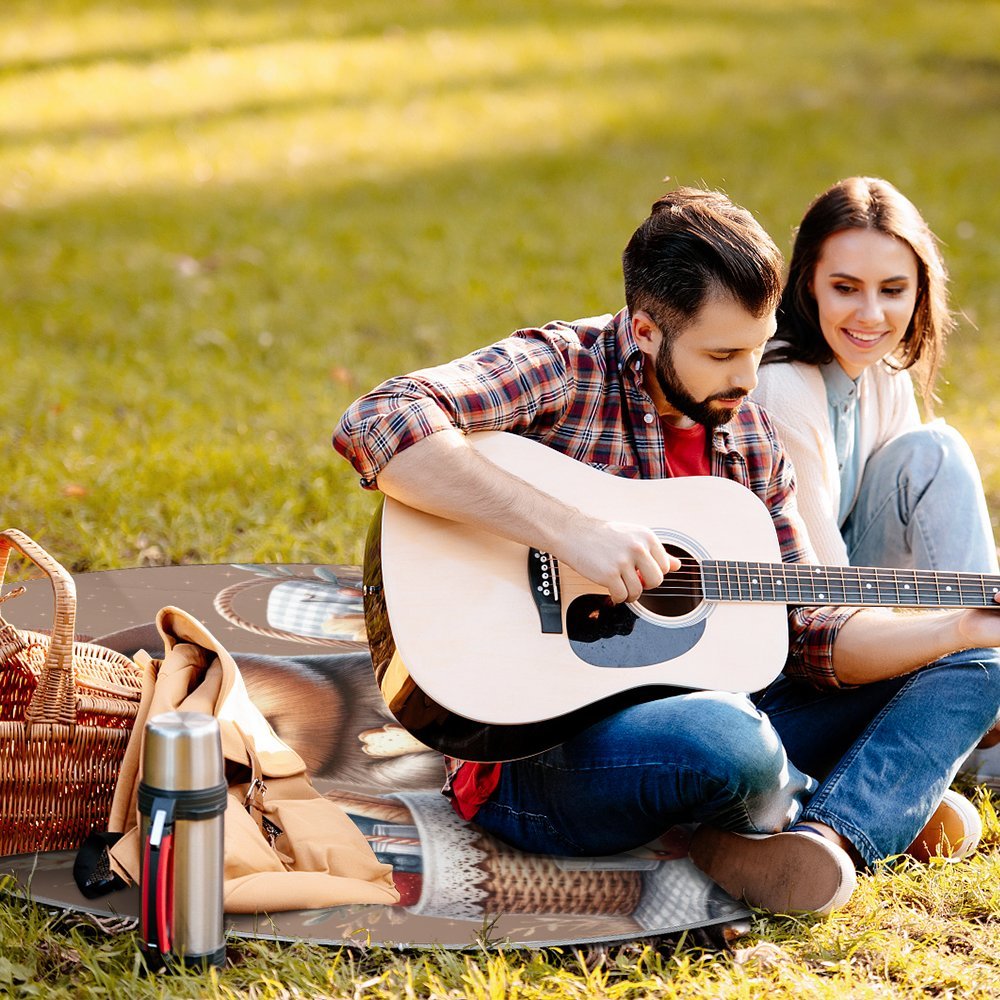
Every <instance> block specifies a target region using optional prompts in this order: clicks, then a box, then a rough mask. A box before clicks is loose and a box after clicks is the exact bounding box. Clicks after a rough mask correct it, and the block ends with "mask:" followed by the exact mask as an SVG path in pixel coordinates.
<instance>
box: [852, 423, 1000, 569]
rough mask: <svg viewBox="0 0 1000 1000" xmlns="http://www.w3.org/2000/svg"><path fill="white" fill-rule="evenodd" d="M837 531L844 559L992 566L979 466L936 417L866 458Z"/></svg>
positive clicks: (908, 565)
mask: <svg viewBox="0 0 1000 1000" xmlns="http://www.w3.org/2000/svg"><path fill="white" fill-rule="evenodd" d="M841 534H842V535H843V536H844V541H845V542H846V544H847V552H848V557H849V558H850V561H851V565H852V566H887V567H894V568H896V569H938V570H952V571H955V572H962V571H964V572H968V573H996V572H997V550H996V543H995V542H994V540H993V529H992V527H991V525H990V518H989V514H988V512H987V510H986V500H985V498H984V497H983V484H982V480H981V479H980V477H979V469H978V468H977V467H976V461H975V459H974V458H973V456H972V452H971V451H970V450H969V446H968V445H967V444H966V443H965V439H964V438H963V437H962V436H961V435H960V434H959V433H958V432H957V431H956V430H954V429H953V428H951V427H949V426H948V425H947V424H946V423H944V422H942V421H935V422H934V423H932V424H927V425H925V426H923V427H920V428H919V429H917V430H912V431H908V432H907V433H905V434H900V436H899V437H897V438H894V439H893V440H891V441H889V442H888V443H887V444H885V445H883V446H882V447H881V448H880V449H879V450H878V451H876V452H875V454H874V455H872V456H871V457H870V458H869V459H868V462H867V464H866V465H865V470H864V475H863V476H862V478H861V486H860V488H859V491H858V497H857V499H856V500H855V503H854V507H853V509H852V510H851V513H850V514H849V515H848V518H847V520H846V521H845V522H844V525H843V527H842V528H841Z"/></svg>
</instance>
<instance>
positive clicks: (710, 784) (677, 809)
mask: <svg viewBox="0 0 1000 1000" xmlns="http://www.w3.org/2000/svg"><path fill="white" fill-rule="evenodd" d="M623 270H624V279H625V299H626V308H625V309H623V310H622V311H621V312H619V313H618V314H617V315H615V316H604V317H601V318H599V319H593V320H581V321H578V322H576V323H552V324H549V325H548V326H546V327H543V328H541V329H535V330H521V331H518V332H517V333H515V334H514V335H512V336H511V337H508V338H507V339H505V340H503V341H501V342H499V343H498V344H495V345H493V346H492V347H488V348H485V349H483V350H481V351H478V352H476V353H474V354H472V355H470V356H468V357H466V358H463V359H460V360H458V361H455V362H452V363H451V364H447V365H442V366H440V367H438V368H431V369H427V370H424V371H420V372H416V373H414V374H413V375H410V376H405V377H400V378H396V379H390V380H389V381H388V382H386V383H384V384H383V385H381V386H379V387H377V388H376V389H374V390H373V391H372V392H371V393H369V394H368V395H366V396H364V397H362V398H361V399H360V400H358V401H357V402H356V403H354V404H353V405H352V406H351V407H350V409H349V410H348V412H347V413H346V414H345V415H344V417H343V418H342V420H341V422H340V424H339V426H338V428H337V431H336V433H335V436H334V445H335V447H336V448H337V450H338V451H340V452H341V453H342V454H343V455H344V456H345V457H347V458H348V459H349V460H350V461H351V462H352V464H353V465H354V467H355V468H356V469H357V471H358V472H359V473H360V475H361V477H362V485H364V486H366V487H368V488H375V487H377V488H378V489H381V490H382V491H383V492H384V493H386V494H388V495H390V496H392V497H394V498H396V499H398V500H400V501H401V502H403V503H405V504H407V505H409V506H412V507H416V508H419V509H421V510H424V511H427V512H429V513H433V514H437V515H439V516H443V517H447V518H451V519H453V520H456V521H461V522H465V523H469V524H471V525H474V526H475V527H477V528H479V529H482V530H488V531H492V532H495V533H496V534H498V535H501V536H504V537H506V538H509V539H512V540H514V541H517V542H519V543H522V544H525V545H530V546H533V547H536V548H538V549H541V550H543V551H548V552H550V553H552V554H553V555H554V556H555V557H556V558H557V559H559V560H560V561H561V562H565V563H567V564H569V565H570V566H572V567H573V568H574V569H575V570H576V571H577V572H579V573H580V574H582V575H583V576H584V577H586V578H587V579H590V580H592V581H594V582H595V583H597V584H599V585H601V586H602V587H605V588H607V590H608V592H609V594H610V595H611V598H612V599H613V600H615V601H626V600H629V601H631V600H635V599H636V598H637V597H638V596H639V595H640V593H641V592H642V590H643V588H651V587H655V586H657V585H659V584H660V583H661V582H662V581H663V577H664V575H665V574H669V573H670V572H672V571H674V570H676V569H677V568H678V566H679V563H678V561H677V560H676V559H675V558H674V557H672V556H671V555H669V554H668V553H667V552H666V551H665V550H664V548H663V546H662V544H661V543H660V541H659V540H658V539H657V537H656V536H655V535H654V533H653V532H652V531H651V530H650V529H649V528H648V527H646V526H644V525H637V524H631V523H605V522H602V521H598V520H595V519H594V518H591V517H589V516H587V515H585V514H583V513H582V512H580V511H579V510H576V509H574V508H573V507H572V506H569V505H567V504H564V503H562V502H560V501H558V500H556V499H555V498H553V497H551V496H548V495H547V494H545V493H542V492H541V491H539V490H537V489H536V488H535V487H533V486H532V485H531V484H530V483H528V482H525V481H524V480H521V479H518V478H517V477H516V476H513V475H511V474H509V473H507V472H506V471H504V470H501V469H499V468H498V467H496V466H495V465H493V464H491V463H490V462H489V461H488V460H487V459H485V458H484V457H483V456H482V455H480V454H479V453H478V452H477V451H475V450H474V449H473V448H471V447H470V446H469V445H468V443H467V441H466V438H465V434H466V433H467V432H472V431H482V430H504V431H512V432H514V433H517V434H523V435H525V436H527V437H530V438H533V439H535V440H537V441H541V442H543V443H545V444H546V445H548V446H550V447H552V448H555V449H557V450H559V451H561V452H564V453H565V454H567V455H570V456H571V457H573V458H576V459H579V460H580V461H583V462H587V463H589V464H591V465H596V466H599V467H602V468H604V469H606V470H607V471H609V472H612V473H614V474H617V475H623V476H630V477H633V478H658V477H666V476H683V475H708V474H711V475H716V476H724V477H727V478H730V479H734V480H736V481H738V482H740V483H742V484H743V485H745V486H748V487H749V488H750V489H752V490H753V491H754V492H755V493H756V494H757V495H758V496H759V497H760V498H761V499H762V500H763V501H764V503H765V504H766V505H767V507H768V509H769V510H770V512H771V516H772V519H773V522H774V525H775V528H776V530H777V533H778V538H779V542H780V545H781V551H782V558H783V559H784V560H785V561H801V560H809V559H811V550H810V548H809V545H808V540H807V539H806V537H805V535H804V532H803V529H802V526H801V522H800V520H799V517H798V514H797V511H796V509H795V496H794V484H793V478H792V470H791V468H790V466H789V463H788V462H787V460H786V459H785V457H784V454H783V452H782V449H781V445H780V443H779V442H778V441H777V439H776V437H775V435H774V433H773V431H772V428H771V425H770V423H769V422H768V420H767V417H766V414H765V413H764V412H763V411H762V410H760V409H759V408H758V407H757V406H756V404H754V403H753V402H752V401H747V400H746V396H747V395H748V393H749V392H750V391H751V390H752V389H753V388H754V386H755V385H756V369H757V365H758V362H759V361H760V357H761V353H762V352H763V349H764V346H765V344H766V343H767V341H768V339H769V338H770V337H771V336H772V334H773V332H774V328H775V321H774V310H775V307H776V304H777V301H778V297H779V293H780V288H781V274H780V272H781V256H780V253H779V252H778V250H777V248H776V247H775V245H774V243H773V242H772V241H771V239H770V238H769V237H768V236H767V234H766V233H765V232H764V230H763V229H762V228H761V227H760V226H759V225H758V224H757V222H756V221H755V220H754V219H753V217H752V216H751V215H750V214H749V213H748V212H746V211H745V210H743V209H741V208H738V207H737V206H735V205H733V204H732V203H731V202H730V201H729V200H728V199H726V198H725V197H724V196H723V195H721V194H718V193H714V192H705V191H698V190H692V189H682V190H679V191H675V192H672V193H670V194H667V195H666V196H664V197H663V198H661V199H660V200H659V201H658V202H657V203H656V204H655V205H654V206H653V210H652V213H651V215H650V216H649V218H647V219H646V220H645V222H643V224H642V225H641V226H640V227H639V229H638V230H636V232H635V234H634V235H633V237H632V239H631V240H630V241H629V244H628V246H627V247H626V249H625V252H624V254H623ZM718 515H719V517H725V516H726V511H724V510H720V511H719V512H718ZM789 630H790V640H791V641H790V650H791V651H790V655H789V659H788V662H787V664H786V667H785V673H784V676H783V677H782V678H780V679H779V680H778V681H776V682H775V683H774V684H773V685H771V686H770V687H769V688H768V689H767V690H766V691H764V692H762V693H761V694H760V695H758V696H757V698H756V704H755V703H754V701H752V700H751V699H750V698H748V697H746V696H744V695H735V694H729V693H719V692H691V693H682V694H676V695H674V696H673V697H667V698H662V699H659V700H656V701H652V702H648V703H646V704H641V705H637V706H634V707H631V708H628V709H625V710H624V711H621V712H618V713H617V714H615V715H612V716H611V717H610V718H607V719H605V720H604V721H602V722H599V723H597V724H595V725H593V726H591V727H590V728H589V729H587V730H585V731H584V732H583V733H581V734H580V735H579V736H576V737H573V738H572V739H570V740H569V741H567V742H566V743H564V744H563V745H561V746H559V747H556V748H555V749H553V750H550V751H547V752H545V753H542V754H540V755H538V756H535V757H531V758H528V759H526V760H520V761H514V762H508V763H505V764H501V765H483V764H469V763H463V762H460V761H452V762H450V764H451V767H450V770H449V779H448V782H447V784H446V786H445V792H446V794H448V795H450V796H451V798H452V801H453V804H454V807H455V809H456V811H457V812H458V813H459V814H460V815H461V816H463V817H464V818H466V819H473V820H475V822H476V823H477V824H478V825H480V826H482V827H483V828H485V829H487V830H488V831H490V832H491V833H493V834H495V835H497V836H499V837H501V838H503V839H505V840H507V841H509V842H510V843H512V844H514V845H515V846H517V847H520V848H522V849H524V850H528V851H535V852H545V853H555V854H561V855H587V854H607V853H614V852H618V851H622V850H627V849H630V848H633V847H636V846H639V845H640V844H643V843H646V842H648V841H650V840H652V839H654V838H655V837H656V836H657V835H659V834H660V833H662V832H663V831H665V830H666V829H667V828H669V827H670V826H671V825H673V824H674V823H678V822H697V823H700V824H702V825H701V826H700V827H699V828H698V830H697V831H696V833H695V835H694V838H693V840H692V845H691V856H692V858H693V860H694V861H695V863H696V864H697V865H698V866H699V867H701V868H702V869H703V870H705V871H706V872H707V873H708V874H709V875H710V876H711V877H712V878H714V879H715V880H716V881H717V882H718V883H719V884H720V885H722V886H723V887H724V888H725V889H727V890H728V891H729V892H730V893H732V894H733V895H735V896H741V895H742V896H744V897H745V898H746V899H747V900H748V901H749V902H750V903H752V904H755V905H759V906H763V907H765V908H767V909H771V910H775V911H813V912H820V913H822V912H828V911H830V910H831V909H833V908H835V907H837V906H840V905H842V904H843V903H845V902H846V901H847V899H848V898H849V897H850V895H851V892H852V890H853V888H854V886H855V884H856V875H855V870H856V866H857V865H863V864H873V863H875V862H876V861H878V860H879V859H881V858H884V857H887V856H890V855H894V854H898V853H901V852H903V851H904V850H906V848H907V846H908V845H910V844H911V842H912V841H914V840H915V838H916V839H918V840H919V837H918V835H919V834H921V831H922V828H923V827H924V825H925V824H926V823H927V822H928V818H929V817H930V816H931V814H932V812H933V811H934V810H935V807H937V806H938V804H939V802H941V799H942V796H943V795H944V793H945V791H946V789H947V788H948V785H949V783H950V782H951V780H952V778H953V776H954V774H955V771H956V769H957V767H958V763H959V761H961V760H962V758H963V757H964V756H965V755H966V754H967V753H968V751H969V750H971V749H972V747H973V746H975V745H976V743H977V742H978V740H979V739H980V737H981V736H982V735H983V733H984V732H986V730H988V729H989V728H990V727H991V726H992V724H993V721H994V719H995V717H996V715H997V709H998V705H1000V657H998V655H997V652H996V651H995V650H992V649H984V648H977V647H989V646H993V645H996V644H1000V615H993V613H992V612H991V611H944V612H928V613H926V614H924V615H919V616H918V615H914V616H909V617H902V616H897V615H894V614H893V613H892V612H891V611H888V610H885V611H881V610H879V609H864V610H860V611H859V610H851V609H843V608H831V607H827V608H812V609H802V608H799V609H792V610H790V612H789ZM956 650H962V651H963V652H958V653H956V652H955V651H956ZM948 654H952V655H948ZM747 655H748V656H752V655H753V651H752V649H751V650H748V651H747ZM934 661H936V662H934ZM928 664H930V665H929V666H928ZM538 669H539V670H540V671H541V670H544V669H545V666H544V664H541V663H540V664H539V665H538ZM500 680H501V683H502V678H501V679H500ZM762 708H763V709H764V710H765V711H766V714H765V711H762V710H761V709H762ZM817 779H819V780H818V781H817ZM935 822H937V820H935ZM786 828H788V830H787V832H779V831H785V830H786ZM925 836H927V835H925Z"/></svg>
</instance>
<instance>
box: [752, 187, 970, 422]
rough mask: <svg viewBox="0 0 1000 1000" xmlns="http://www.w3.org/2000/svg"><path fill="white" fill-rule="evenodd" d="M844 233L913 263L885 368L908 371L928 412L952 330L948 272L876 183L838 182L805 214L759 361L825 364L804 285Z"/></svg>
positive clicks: (896, 198) (912, 213)
mask: <svg viewBox="0 0 1000 1000" xmlns="http://www.w3.org/2000/svg"><path fill="white" fill-rule="evenodd" d="M848 229H866V230H871V231H873V232H877V233H883V234H884V235H886V236H890V237H892V238H893V239H896V240H901V241H902V242H903V243H905V244H906V245H907V246H909V248H910V249H911V250H912V251H913V254H914V256H915V257H916V258H917V301H916V306H915V308H914V310H913V318H912V319H911V320H910V325H909V327H908V329H907V331H906V333H905V335H904V336H903V339H902V341H901V342H900V344H899V347H898V348H897V350H896V352H895V353H894V355H893V356H892V357H890V358H886V359H885V363H886V364H887V365H888V366H889V367H891V368H897V369H902V368H913V369H914V374H915V375H916V376H917V379H916V381H917V384H918V385H919V386H920V389H921V393H922V395H923V399H924V405H925V406H926V407H927V408H928V410H929V409H930V407H931V404H932V402H933V398H934V381H935V379H936V377H937V372H938V368H939V367H940V365H941V360H942V358H943V356H944V345H945V341H946V339H947V337H948V334H949V332H950V331H951V329H952V327H953V326H954V318H953V316H952V315H951V312H950V311H949V309H948V272H947V271H946V269H945V265H944V261H943V260H942V258H941V252H940V250H939V249H938V243H937V240H936V239H935V237H934V234H933V233H932V232H931V230H930V227H929V226H928V225H927V223H926V222H925V221H924V218H923V216H922V215H921V214H920V212H918V211H917V208H916V206H915V205H914V204H913V202H911V201H910V200H909V199H908V198H906V197H905V196H904V195H903V194H901V193H900V191H899V190H898V189H897V188H895V187H894V186H893V185H892V184H890V183H889V182H888V181H886V180H883V179H882V178H880V177H848V178H846V179H845V180H842V181H838V182H837V183H836V184H834V185H833V186H832V187H830V188H828V189H827V190H826V191H824V192H823V193H822V194H821V195H819V196H818V197H816V198H815V199H814V200H813V202H812V204H811V205H810V206H809V208H808V209H807V210H806V214H805V215H804V216H803V218H802V222H801V223H800V224H799V229H798V233H797V234H796V237H795V246H794V247H793V248H792V259H791V262H790V264H789V266H788V281H787V282H786V284H785V291H784V294H783V295H782V297H781V306H780V308H779V309H778V334H777V337H776V338H775V345H776V346H775V349H774V350H773V351H769V352H768V353H767V354H766V355H765V357H764V363H765V364H766V363H769V362H775V361H804V362H806V363H807V364H812V365H818V364H823V363H824V362H827V361H830V360H832V358H833V351H832V350H831V349H830V346H829V344H827V342H826V340H825V338H824V337H823V332H822V330H821V329H820V325H819V307H818V306H817V304H816V296H815V295H814V294H813V288H812V285H813V278H814V276H815V274H816V265H817V263H818V262H819V259H820V257H821V256H822V253H823V246H824V244H825V243H826V240H827V239H828V238H829V237H831V236H833V235H834V234H835V233H842V232H844V231H845V230H848Z"/></svg>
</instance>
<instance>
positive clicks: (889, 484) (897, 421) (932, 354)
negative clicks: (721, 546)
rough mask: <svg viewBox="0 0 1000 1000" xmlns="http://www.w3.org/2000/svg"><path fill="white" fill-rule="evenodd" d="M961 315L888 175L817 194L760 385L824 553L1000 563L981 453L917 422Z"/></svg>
mask: <svg viewBox="0 0 1000 1000" xmlns="http://www.w3.org/2000/svg"><path fill="white" fill-rule="evenodd" d="M952 326H953V319H952V317H951V314H950V312H949V310H948V302H947V272H946V270H945V266H944V262H943V261H942V259H941V254H940V252H939V249H938V244H937V240H936V239H935V237H934V234H933V233H932V232H931V230H930V228H929V227H928V226H927V223H926V222H925V221H924V219H923V217H922V216H921V215H920V213H919V212H918V211H917V209H916V208H915V207H914V205H913V204H912V203H911V202H910V201H909V200H908V199H907V198H905V197H904V196H903V195H902V194H901V193H900V192H899V191H898V190H897V189H896V188H895V187H893V185H892V184H890V183H889V182H888V181H885V180H880V179H878V178H872V177H850V178H848V179H846V180H843V181H840V182H839V183H837V184H835V185H833V187H831V188H830V189H829V190H827V191H825V192H824V193H823V194H821V195H820V196H819V197H818V198H816V199H815V200H814V201H813V203H812V204H811V205H810V206H809V209H808V210H807V211H806V214H805V216H804V217H803V219H802V223H801V225H800V226H799V229H798V233H797V235H796V239H795V245H794V248H793V251H792V259H791V262H790V264H789V273H788V280H787V282H786V285H785V289H784V292H783V295H782V299H781V305H780V307H779V310H778V331H777V336H776V337H775V339H774V342H773V344H772V346H771V348H770V349H769V350H768V352H767V354H766V356H765V357H764V360H763V363H762V365H761V368H760V372H759V379H760V383H759V385H758V387H757V389H756V391H755V393H754V396H755V398H756V399H757V401H758V402H760V403H761V404H762V405H764V406H765V407H766V408H767V410H768V412H769V413H770V414H771V417H772V418H773V420H774V423H775V426H776V429H777V431H778V434H779V435H780V437H781V438H782V440H783V442H784V444H785V446H786V448H787V450H788V453H789V454H790V456H791V459H792V463H793V465H794V466H795V469H796V479H797V486H798V497H799V507H800V511H801V513H802V516H803V519H804V520H805V522H806V525H807V527H808V529H809V535H810V538H811V539H812V542H813V547H814V548H815V550H816V554H817V557H818V558H819V560H820V562H822V563H827V564H838V565H844V564H848V563H849V564H851V565H855V566H888V567H898V568H912V569H930V570H934V569H940V570H957V571H966V572H974V573H996V572H997V550H996V544H995V542H994V540H993V532H992V528H991V526H990V521H989V515H988V513H987V510H986V501H985V498H984V496H983V488H982V482H981V480H980V476H979V471H978V469H977V468H976V463H975V460H974V459H973V457H972V453H971V452H970V450H969V447H968V445H967V444H966V443H965V441H964V440H963V439H962V437H961V436H960V435H959V434H958V433H957V432H956V431H955V430H953V429H952V428H950V427H949V426H948V425H947V424H945V423H944V422H943V421H940V420H935V421H932V422H930V423H927V424H924V423H921V419H920V413H919V411H918V408H917V403H916V398H915V392H914V379H913V378H911V372H912V373H913V375H914V376H916V378H915V381H916V384H917V386H919V389H920V394H921V397H922V400H923V403H924V406H925V409H926V410H928V411H929V410H930V404H931V401H932V400H933V390H934V382H935V377H936V375H937V372H938V368H939V366H940V363H941V359H942V356H943V352H944V345H945V340H946V338H947V335H948V333H949V332H950V330H951V328H952ZM976 756H977V757H981V754H977V755H976ZM990 756H991V757H994V756H995V755H990ZM984 765H985V766H986V770H987V772H990V771H991V770H992V771H993V772H994V773H997V774H1000V767H998V765H997V764H992V765H990V763H989V762H988V761H983V760H977V761H975V765H974V766H975V767H978V768H979V769H980V771H979V773H980V775H981V776H982V777H984V778H985V777H987V774H983V771H982V769H983V767H984ZM970 766H973V765H972V762H971V761H970V762H969V763H967V765H966V768H969V767H970ZM953 794H954V793H949V795H953ZM955 798H958V797H957V796H955ZM957 807H958V808H961V806H960V805H957ZM970 809H971V807H970ZM970 822H971V819H970ZM972 846H974V845H972Z"/></svg>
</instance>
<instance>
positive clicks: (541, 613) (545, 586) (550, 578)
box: [528, 549, 563, 633]
mask: <svg viewBox="0 0 1000 1000" xmlns="http://www.w3.org/2000/svg"><path fill="white" fill-rule="evenodd" d="M528 583H529V585H530V587H531V596H532V597H533V598H534V601H535V607H536V608H538V620H539V622H540V623H541V626H542V631H543V632H550V633H552V632H562V630H563V626H562V596H561V595H560V593H559V563H558V562H557V561H556V560H555V559H554V558H553V557H552V556H551V555H549V553H548V552H540V551H539V550H538V549H528Z"/></svg>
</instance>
